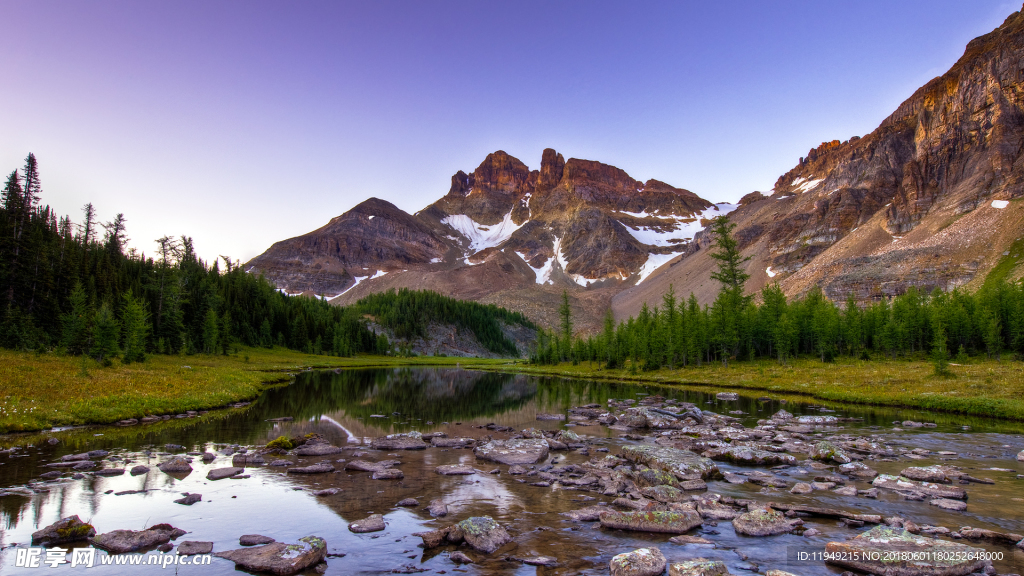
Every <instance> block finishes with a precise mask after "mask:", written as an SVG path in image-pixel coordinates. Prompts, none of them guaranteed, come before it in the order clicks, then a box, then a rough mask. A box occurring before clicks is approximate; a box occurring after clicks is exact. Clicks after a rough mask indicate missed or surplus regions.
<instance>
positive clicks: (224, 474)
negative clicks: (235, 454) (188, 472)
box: [206, 466, 291, 480]
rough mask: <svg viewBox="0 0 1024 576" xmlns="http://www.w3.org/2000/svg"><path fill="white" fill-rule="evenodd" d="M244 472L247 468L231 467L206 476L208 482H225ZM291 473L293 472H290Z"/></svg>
mask: <svg viewBox="0 0 1024 576" xmlns="http://www.w3.org/2000/svg"><path fill="white" fill-rule="evenodd" d="M242 472H245V468H236V467H234V466H230V467H227V468H214V469H213V470H210V471H209V472H208V473H207V474H206V479H207V480H223V479H225V478H231V477H232V476H238V475H239V474H241V473H242ZM289 472H291V470H289Z"/></svg>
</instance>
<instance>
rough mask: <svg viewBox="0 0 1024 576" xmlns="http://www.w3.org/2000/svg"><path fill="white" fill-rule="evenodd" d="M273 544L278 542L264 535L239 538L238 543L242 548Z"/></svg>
mask: <svg viewBox="0 0 1024 576" xmlns="http://www.w3.org/2000/svg"><path fill="white" fill-rule="evenodd" d="M271 542H277V540H274V539H273V538H271V537H270V536H264V535H262V534H245V535H243V536H241V537H239V538H238V543H239V544H241V545H242V546H259V545H260V544H270V543H271Z"/></svg>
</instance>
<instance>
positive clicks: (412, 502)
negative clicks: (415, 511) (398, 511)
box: [395, 498, 420, 508]
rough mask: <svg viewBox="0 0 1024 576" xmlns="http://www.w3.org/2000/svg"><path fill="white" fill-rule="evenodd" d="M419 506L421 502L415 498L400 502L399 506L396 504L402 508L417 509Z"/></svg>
mask: <svg viewBox="0 0 1024 576" xmlns="http://www.w3.org/2000/svg"><path fill="white" fill-rule="evenodd" d="M419 505H420V501H419V500H417V499H415V498H406V499H404V500H399V501H398V504H395V506H401V507H402V508H415V507H417V506H419Z"/></svg>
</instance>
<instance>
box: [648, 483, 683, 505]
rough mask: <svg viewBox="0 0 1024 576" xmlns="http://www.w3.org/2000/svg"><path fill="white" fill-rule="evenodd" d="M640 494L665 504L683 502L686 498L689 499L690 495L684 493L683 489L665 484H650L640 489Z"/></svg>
mask: <svg viewBox="0 0 1024 576" xmlns="http://www.w3.org/2000/svg"><path fill="white" fill-rule="evenodd" d="M640 494H642V495H643V496H644V497H646V498H650V499H651V500H657V501H658V502H661V503H663V504H668V503H671V502H681V501H683V500H684V499H689V496H687V495H686V494H684V493H683V491H682V490H680V489H678V488H673V487H672V486H667V485H664V484H663V485H660V486H648V487H647V488H644V489H642V490H640Z"/></svg>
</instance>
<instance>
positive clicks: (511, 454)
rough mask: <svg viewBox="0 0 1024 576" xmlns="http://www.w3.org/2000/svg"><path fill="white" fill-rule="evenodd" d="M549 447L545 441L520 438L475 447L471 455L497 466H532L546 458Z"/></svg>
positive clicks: (495, 441) (492, 441)
mask: <svg viewBox="0 0 1024 576" xmlns="http://www.w3.org/2000/svg"><path fill="white" fill-rule="evenodd" d="M548 451H549V447H548V443H547V441H545V440H541V439H537V438H520V439H515V440H491V441H490V442H488V443H486V444H484V445H482V446H477V447H476V448H475V449H474V450H473V453H474V454H476V457H477V458H479V459H481V460H490V461H492V462H497V463H498V464H509V465H515V464H519V465H523V464H534V463H536V462H537V461H539V460H541V459H543V458H546V457H547V455H548Z"/></svg>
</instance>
